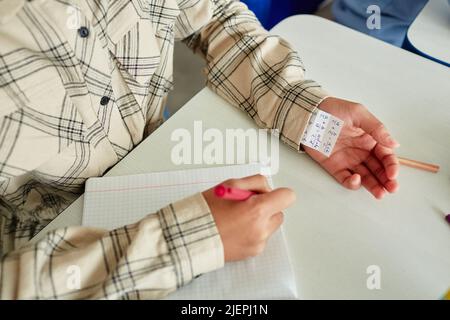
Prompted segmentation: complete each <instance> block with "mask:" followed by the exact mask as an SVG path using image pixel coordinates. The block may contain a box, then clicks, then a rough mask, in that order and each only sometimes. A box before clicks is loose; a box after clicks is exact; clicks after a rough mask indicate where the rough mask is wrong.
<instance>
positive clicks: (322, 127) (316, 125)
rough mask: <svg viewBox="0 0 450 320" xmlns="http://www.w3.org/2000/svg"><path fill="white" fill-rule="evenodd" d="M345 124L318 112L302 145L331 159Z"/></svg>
mask: <svg viewBox="0 0 450 320" xmlns="http://www.w3.org/2000/svg"><path fill="white" fill-rule="evenodd" d="M343 125H344V122H343V121H342V120H340V119H338V118H336V117H334V116H332V115H331V114H329V113H326V112H324V111H322V110H317V112H314V113H313V115H312V116H311V119H310V120H309V122H308V126H307V127H306V129H305V132H304V133H303V138H302V144H303V145H305V146H307V147H310V148H313V149H314V150H317V151H319V152H321V153H322V154H324V155H326V156H327V157H329V156H330V155H331V153H332V152H333V149H334V145H335V144H336V141H337V139H338V137H339V134H340V133H341V129H342V127H343Z"/></svg>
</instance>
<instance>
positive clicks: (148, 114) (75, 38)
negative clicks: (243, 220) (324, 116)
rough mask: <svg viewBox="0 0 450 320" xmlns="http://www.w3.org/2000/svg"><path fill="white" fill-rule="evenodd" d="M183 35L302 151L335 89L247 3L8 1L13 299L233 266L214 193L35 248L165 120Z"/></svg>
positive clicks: (219, 88) (4, 66)
mask: <svg viewBox="0 0 450 320" xmlns="http://www.w3.org/2000/svg"><path fill="white" fill-rule="evenodd" d="M175 40H183V41H184V42H185V43H186V45H188V46H189V47H191V48H192V49H193V50H195V51H196V52H199V53H200V54H202V55H203V56H204V58H205V60H206V68H205V72H206V75H207V79H208V80H207V84H208V86H209V87H210V88H212V89H213V90H214V91H215V92H217V93H218V94H219V95H221V96H222V97H224V98H225V99H227V100H228V101H229V102H231V103H232V104H234V105H235V106H237V107H239V108H240V109H242V110H244V111H245V112H247V113H248V115H249V116H250V117H252V118H253V119H254V120H255V121H256V123H257V124H258V125H260V126H261V127H265V128H272V129H278V130H279V131H280V132H281V139H282V140H283V141H284V142H286V143H288V144H289V145H291V146H292V147H294V148H296V149H297V150H298V148H299V141H300V138H301V135H302V133H303V130H304V128H305V125H306V123H307V121H308V119H309V115H310V113H311V112H312V111H313V110H314V109H315V108H316V106H317V105H318V104H319V103H320V101H321V100H322V99H323V98H324V93H323V91H322V90H321V89H320V87H319V85H318V84H316V83H315V82H313V81H309V80H305V78H304V68H303V66H302V63H301V61H300V59H299V56H298V55H297V53H296V52H295V51H294V50H293V49H292V48H291V47H290V46H289V44H288V43H286V42H285V41H283V40H282V39H280V38H279V37H276V36H273V35H270V34H269V33H267V31H265V30H264V29H263V28H262V27H261V25H260V24H259V23H258V21H257V20H256V18H255V17H254V15H253V14H252V13H251V12H250V11H249V10H248V9H247V8H246V6H245V5H243V4H242V3H240V2H237V1H232V0H34V1H25V0H0V256H1V264H0V298H2V299H11V298H33V299H76V298H106V299H118V298H120V299H139V298H141V299H142V298H160V297H163V296H165V295H167V294H168V293H170V292H171V291H173V290H176V289H177V288H179V287H181V286H183V285H185V284H186V283H188V282H189V281H191V280H192V279H193V278H195V277H196V276H197V275H200V274H202V273H205V272H208V271H212V270H215V269H217V268H220V267H221V266H223V263H224V261H223V260H224V259H223V248H222V243H221V240H220V236H219V235H218V232H217V229H216V226H215V223H214V219H213V217H212V215H211V213H210V211H209V208H208V205H207V204H206V202H205V200H204V199H203V197H202V195H201V194H197V195H193V196H192V197H190V198H187V199H184V200H181V201H179V202H176V203H173V204H172V205H170V206H168V207H166V208H162V209H161V210H159V211H158V212H156V213H155V214H151V213H150V212H149V215H148V216H147V217H145V218H144V219H142V220H141V221H140V222H138V223H136V224H133V225H128V226H124V227H122V228H119V229H117V230H100V229H93V228H87V227H71V228H67V229H62V230H57V231H55V232H52V233H50V234H48V235H47V236H46V238H45V239H44V240H42V241H41V242H39V243H37V244H36V245H33V246H23V244H25V243H26V242H27V241H28V240H29V239H30V238H31V237H32V236H33V235H35V234H36V233H37V232H38V231H40V230H41V229H42V228H43V227H44V226H45V225H47V224H48V223H49V222H50V221H51V220H52V219H54V218H55V217H56V216H57V215H58V214H59V213H60V212H61V211H62V210H63V209H65V208H66V207H67V206H68V205H69V204H70V203H71V202H72V201H73V200H74V199H76V198H77V197H78V196H79V195H80V194H81V193H82V192H83V186H84V183H85V181H86V179H87V178H89V177H94V176H101V175H102V174H103V173H104V172H105V171H106V170H107V169H108V168H110V167H111V166H113V165H114V164H115V163H117V162H118V161H120V160H121V159H122V158H123V157H124V156H125V155H126V154H127V153H128V152H130V150H132V149H133V147H134V146H136V145H137V144H138V143H139V142H141V141H142V139H143V138H145V137H146V136H147V135H148V134H150V133H151V132H152V131H153V130H155V129H156V128H157V127H158V126H159V125H160V124H161V122H162V114H163V106H164V101H165V97H166V96H167V94H168V93H169V91H170V90H171V89H172V86H173V79H172V59H173V48H174V41H175ZM74 265H75V266H78V267H79V268H80V269H79V270H80V276H81V286H80V288H73V287H71V286H70V285H68V277H69V276H70V274H71V273H70V272H68V270H70V268H71V266H74Z"/></svg>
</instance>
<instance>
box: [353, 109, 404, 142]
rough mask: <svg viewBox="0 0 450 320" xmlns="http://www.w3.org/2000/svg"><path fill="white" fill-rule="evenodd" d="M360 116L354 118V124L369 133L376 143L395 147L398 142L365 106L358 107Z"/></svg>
mask: <svg viewBox="0 0 450 320" xmlns="http://www.w3.org/2000/svg"><path fill="white" fill-rule="evenodd" d="M359 112H360V117H359V119H356V121H355V122H356V124H358V125H359V127H361V129H363V130H364V131H365V132H367V133H368V134H370V135H371V136H372V137H373V138H374V139H375V140H376V141H377V142H378V143H380V144H382V145H384V146H386V147H389V148H397V147H398V146H400V145H399V143H398V142H397V141H395V139H394V138H393V137H392V136H391V135H390V134H389V132H388V131H387V129H386V128H385V126H384V125H383V124H382V123H381V122H380V120H378V119H377V118H376V117H375V116H374V115H373V114H372V113H370V112H369V111H368V110H367V109H366V108H365V107H361V108H359Z"/></svg>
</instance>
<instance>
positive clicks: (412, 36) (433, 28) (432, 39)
mask: <svg viewBox="0 0 450 320" xmlns="http://www.w3.org/2000/svg"><path fill="white" fill-rule="evenodd" d="M407 37H408V40H409V42H410V43H411V45H412V46H413V47H414V48H416V49H417V50H418V51H420V52H421V53H423V54H424V55H426V56H429V57H432V58H434V59H436V60H439V61H442V62H444V63H446V64H447V65H450V3H449V2H448V0H430V1H428V3H427V4H426V5H425V7H424V8H423V10H422V11H421V12H420V14H419V15H418V16H417V18H416V19H415V20H414V22H413V23H412V24H411V26H410V28H409V30H408V34H407Z"/></svg>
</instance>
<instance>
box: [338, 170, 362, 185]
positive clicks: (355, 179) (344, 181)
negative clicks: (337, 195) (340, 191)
mask: <svg viewBox="0 0 450 320" xmlns="http://www.w3.org/2000/svg"><path fill="white" fill-rule="evenodd" d="M333 177H334V178H335V179H336V180H337V181H338V182H339V183H340V184H341V185H343V186H344V187H345V188H347V189H350V190H357V189H359V188H360V187H361V176H360V175H359V174H357V173H354V174H353V173H351V172H350V171H349V170H347V169H343V170H341V171H338V172H336V173H334V174H333Z"/></svg>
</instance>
